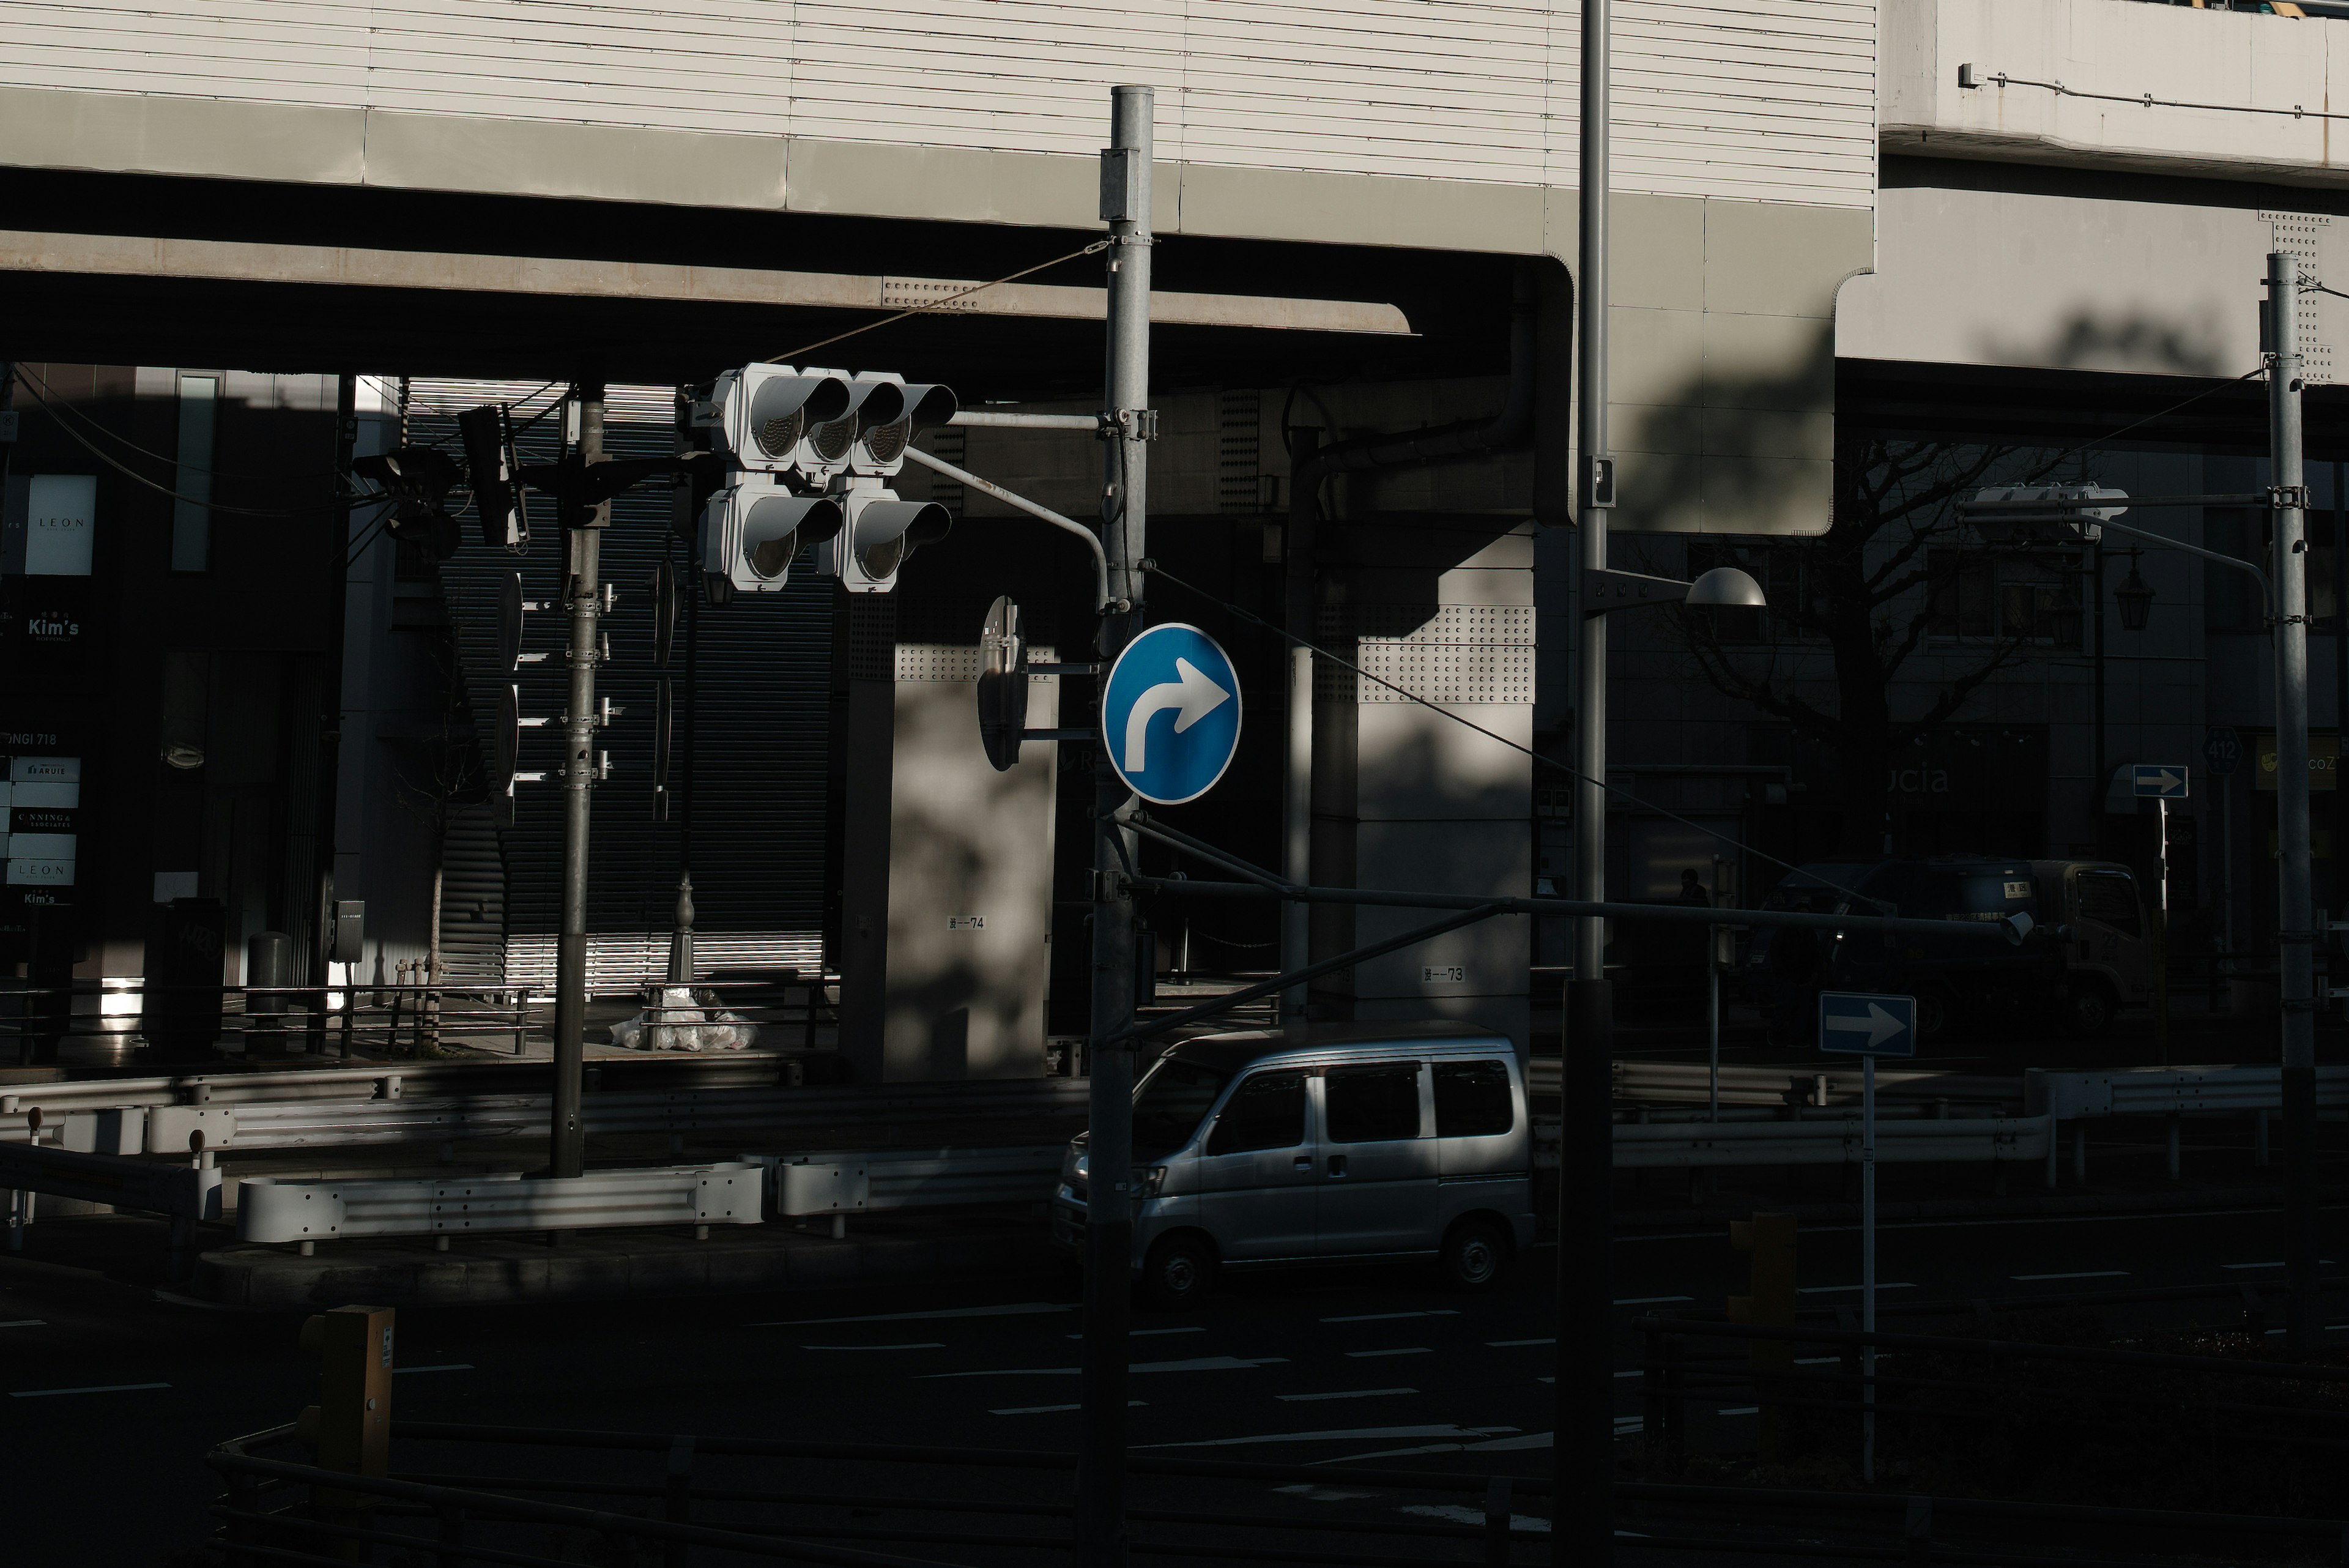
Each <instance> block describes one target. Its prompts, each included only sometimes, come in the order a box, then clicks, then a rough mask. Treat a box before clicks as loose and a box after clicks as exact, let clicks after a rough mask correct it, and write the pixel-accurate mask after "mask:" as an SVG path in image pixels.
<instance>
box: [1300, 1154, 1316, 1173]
mask: <svg viewBox="0 0 2349 1568" xmlns="http://www.w3.org/2000/svg"><path fill="white" fill-rule="evenodd" d="M1297 1168H1298V1169H1299V1170H1310V1169H1312V1168H1313V1157H1312V1156H1311V1155H1309V1154H1300V1155H1299V1156H1298V1157H1297Z"/></svg>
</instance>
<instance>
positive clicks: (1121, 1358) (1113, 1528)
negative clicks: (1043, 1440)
mask: <svg viewBox="0 0 2349 1568" xmlns="http://www.w3.org/2000/svg"><path fill="white" fill-rule="evenodd" d="M1152 109H1153V96H1152V93H1151V89H1150V88H1146V87H1121V88H1113V89H1112V111H1111V134H1110V145H1109V147H1108V148H1107V150H1105V151H1103V152H1102V181H1101V195H1102V213H1101V215H1102V221H1103V222H1104V223H1108V224H1109V236H1110V246H1109V252H1108V255H1109V261H1108V268H1109V347H1108V360H1109V363H1108V376H1107V380H1108V392H1109V409H1108V417H1109V421H1110V428H1109V429H1108V430H1107V431H1104V434H1105V436H1106V437H1107V447H1108V457H1107V465H1106V466H1107V471H1108V472H1107V473H1106V475H1105V476H1104V479H1103V483H1102V547H1103V549H1104V550H1105V551H1106V553H1107V555H1108V557H1109V596H1110V600H1111V603H1112V606H1114V605H1115V604H1117V603H1118V602H1120V601H1123V603H1125V604H1127V605H1130V606H1132V608H1130V609H1125V610H1116V609H1112V612H1111V613H1110V614H1108V615H1107V616H1105V617H1103V618H1102V628H1101V637H1100V641H1099V647H1100V649H1101V657H1102V670H1103V671H1104V673H1103V674H1102V678H1101V685H1102V688H1104V689H1106V687H1107V685H1108V676H1107V673H1106V671H1107V670H1108V666H1109V664H1110V662H1111V661H1112V660H1114V659H1116V658H1117V656H1118V654H1119V652H1120V651H1122V650H1123V649H1124V647H1125V645H1126V644H1127V643H1128V642H1130V641H1132V640H1133V637H1134V635H1135V633H1137V632H1139V631H1140V630H1141V629H1142V573H1141V571H1140V570H1139V563H1140V562H1141V560H1142V559H1143V542H1144V541H1143V522H1144V518H1145V509H1144V502H1145V500H1146V498H1147V494H1148V492H1147V488H1146V484H1145V481H1146V479H1147V477H1148V473H1149V455H1150V448H1149V444H1148V443H1149V440H1150V436H1151V433H1152V431H1151V430H1150V425H1151V420H1150V416H1149V414H1148V412H1147V410H1148V405H1149V402H1150V246H1151V243H1152V241H1151V233H1150V160H1151V143H1152V135H1151V131H1152ZM1093 781H1094V782H1093V912H1092V922H1093V931H1092V957H1093V983H1092V1040H1091V1043H1090V1044H1089V1045H1088V1047H1087V1050H1086V1068H1087V1071H1088V1072H1089V1073H1090V1074H1091V1075H1092V1097H1091V1099H1090V1101H1089V1104H1088V1120H1087V1127H1088V1129H1089V1130H1088V1133H1087V1137H1086V1161H1087V1163H1086V1172H1087V1179H1086V1194H1085V1198H1086V1203H1085V1214H1086V1223H1085V1339H1084V1357H1083V1367H1082V1379H1083V1384H1082V1388H1083V1392H1082V1397H1083V1401H1084V1409H1083V1414H1082V1417H1081V1419H1082V1423H1083V1430H1084V1438H1083V1442H1082V1445H1081V1449H1080V1452H1079V1457H1078V1461H1077V1517H1076V1562H1077V1563H1078V1564H1079V1568H1123V1564H1124V1563H1125V1560H1126V1540H1125V1450H1126V1414H1125V1395H1126V1383H1127V1376H1126V1366H1127V1363H1126V1334H1127V1328H1128V1319H1129V1317H1130V1315H1131V1306H1132V1302H1131V1294H1132V1291H1133V1283H1132V1277H1131V1272H1130V1271H1131V1267H1132V1253H1133V1192H1132V1188H1133V1044H1131V1043H1128V1042H1120V1043H1119V1044H1114V1045H1110V1044H1103V1042H1105V1041H1108V1040H1110V1039H1111V1038H1112V1036H1114V1035H1116V1034H1117V1033H1119V1032H1120V1031H1121V1030H1123V1028H1124V1027H1125V1026H1126V1025H1127V1024H1128V1023H1132V1022H1133V1003H1134V987H1135V976H1134V961H1133V894H1132V893H1130V892H1128V891H1127V890H1126V888H1124V886H1123V883H1122V882H1121V880H1120V874H1121V872H1122V871H1123V867H1125V866H1127V865H1129V864H1130V863H1131V857H1132V854H1133V836H1132V835H1131V834H1128V833H1126V832H1125V830H1124V829H1123V828H1121V827H1119V826H1117V825H1116V823H1115V822H1114V820H1112V819H1113V817H1114V815H1115V814H1116V812H1117V811H1118V810H1119V809H1120V808H1121V807H1122V806H1123V805H1125V803H1126V801H1127V799H1128V797H1129V792H1128V791H1127V789H1126V787H1125V785H1124V784H1123V783H1122V782H1121V781H1120V780H1119V778H1118V776H1117V773H1116V770H1115V769H1113V768H1112V767H1111V766H1110V759H1109V753H1108V751H1107V749H1106V747H1105V746H1104V747H1103V748H1102V750H1100V751H1099V752H1098V753H1096V755H1095V757H1094V759H1093Z"/></svg>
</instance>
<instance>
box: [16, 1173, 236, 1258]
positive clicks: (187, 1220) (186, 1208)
mask: <svg viewBox="0 0 2349 1568" xmlns="http://www.w3.org/2000/svg"><path fill="white" fill-rule="evenodd" d="M0 1189H5V1190H6V1191H7V1192H8V1193H9V1194H10V1199H11V1200H10V1202H9V1204H8V1250H9V1251H12V1252H13V1251H18V1250H20V1249H21V1248H22V1247H23V1245H24V1228H25V1225H26V1222H27V1221H28V1220H31V1218H32V1210H31V1205H30V1204H29V1203H28V1202H27V1201H26V1199H24V1198H23V1197H21V1196H19V1195H20V1194H26V1193H36V1192H37V1193H41V1194H43V1195H45V1196H47V1197H50V1198H67V1199H77V1200H78V1201H80V1202H84V1203H101V1204H105V1205H107V1206H108V1207H109V1208H114V1209H129V1210H134V1211H136V1212H139V1213H142V1214H160V1215H162V1216H163V1217H164V1218H165V1219H167V1220H170V1221H171V1254H172V1261H173V1264H174V1271H173V1272H174V1273H175V1274H176V1273H178V1272H181V1270H183V1269H184V1268H185V1266H186V1265H187V1263H188V1262H190V1261H191V1257H192V1253H193V1250H194V1245H195V1230H196V1226H197V1225H199V1224H200V1223H202V1222H203V1221H205V1220H218V1219H219V1218H220V1217H221V1173H220V1170H219V1168H217V1167H215V1166H212V1165H211V1164H210V1163H208V1162H203V1161H202V1160H201V1159H190V1160H188V1161H187V1162H186V1163H183V1164H179V1165H162V1164H158V1163H155V1162H153V1161H150V1160H143V1159H131V1158H125V1157H123V1156H121V1155H115V1154H83V1153H79V1152H77V1151H75V1150H71V1149H62V1148H40V1147H33V1146H31V1145H26V1144H0Z"/></svg>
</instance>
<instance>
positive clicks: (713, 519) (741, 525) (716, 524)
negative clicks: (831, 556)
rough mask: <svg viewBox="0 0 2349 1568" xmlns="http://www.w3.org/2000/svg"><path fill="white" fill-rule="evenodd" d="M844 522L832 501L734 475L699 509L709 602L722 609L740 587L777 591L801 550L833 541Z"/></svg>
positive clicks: (765, 478) (770, 478)
mask: <svg viewBox="0 0 2349 1568" xmlns="http://www.w3.org/2000/svg"><path fill="white" fill-rule="evenodd" d="M842 522H843V514H842V509H841V505H840V503H839V502H838V501H837V500H835V499H834V498H833V497H832V496H828V495H799V494H794V493H792V492H791V491H789V490H786V489H785V488H783V486H782V484H781V483H780V482H779V481H778V480H777V479H776V478H775V476H774V475H772V474H771V473H744V474H740V475H738V476H737V477H736V480H735V483H732V484H730V485H729V486H727V487H726V488H725V489H723V490H721V491H719V493H717V494H715V495H713V496H711V497H710V498H709V505H708V506H706V507H705V508H703V509H702V514H701V571H702V577H703V580H704V582H705V583H707V584H708V586H709V598H710V602H711V603H713V604H723V603H725V602H726V600H727V599H728V598H730V597H732V596H733V593H734V591H735V590H736V589H738V588H739V589H740V590H741V591H742V592H744V593H746V594H771V593H780V592H781V591H782V587H783V584H784V582H785V581H786V580H787V579H788V577H789V576H790V573H791V568H792V560H793V559H794V558H795V557H796V556H798V555H799V553H800V549H801V547H802V545H812V544H823V543H825V542H826V541H829V540H832V539H833V538H835V537H836V536H837V535H839V534H840V532H841V524H842ZM900 531H901V532H902V531H903V530H900ZM893 569H894V568H893Z"/></svg>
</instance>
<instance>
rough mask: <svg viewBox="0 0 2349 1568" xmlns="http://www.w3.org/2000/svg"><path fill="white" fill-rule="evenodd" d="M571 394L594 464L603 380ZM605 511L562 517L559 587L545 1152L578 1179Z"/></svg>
mask: <svg viewBox="0 0 2349 1568" xmlns="http://www.w3.org/2000/svg"><path fill="white" fill-rule="evenodd" d="M574 395H575V396H576V397H577V398H578V400H579V455H580V458H581V460H582V461H583V462H587V463H597V462H603V461H604V388H603V384H602V383H601V382H583V383H582V384H581V385H580V386H579V387H578V388H577V389H575V393H574ZM610 516H611V505H610V504H609V503H605V504H602V505H597V506H592V507H587V508H585V509H584V511H574V514H573V515H571V516H569V517H566V518H565V519H564V523H565V524H566V529H565V532H566V535H567V537H568V539H569V541H570V550H571V560H570V565H569V568H568V570H567V572H566V573H565V575H564V589H563V594H564V606H565V607H566V608H568V609H569V610H570V612H571V706H570V710H569V711H567V712H566V713H565V714H564V739H565V742H566V743H565V745H564V762H563V927H562V930H561V933H560V934H559V935H558V936H557V937H556V938H555V948H554V1117H553V1124H552V1126H551V1127H550V1128H549V1135H548V1136H549V1147H548V1150H547V1168H548V1170H549V1171H551V1172H552V1173H553V1174H554V1175H556V1176H577V1175H578V1174H580V1172H581V1171H582V1170H583V1169H584V1168H585V1166H586V1159H587V1137H586V1127H585V1124H584V1123H583V1122H582V1121H581V1119H580V1115H579V1091H580V1078H581V1075H582V1066H583V1064H584V1062H585V1056H586V1025H587V809H588V802H589V795H588V791H589V790H590V789H592V788H593V787H594V785H595V658H596V639H595V630H596V625H595V623H596V619H597V618H598V616H599V615H600V614H601V613H602V610H603V603H602V599H603V591H604V590H603V585H602V583H601V581H600V580H599V577H600V566H599V563H600V559H601V556H602V543H603V535H602V533H601V532H600V529H601V528H602V526H603V524H605V522H606V521H608V520H609V518H610Z"/></svg>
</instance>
